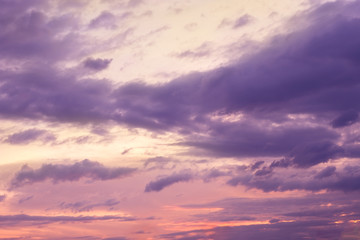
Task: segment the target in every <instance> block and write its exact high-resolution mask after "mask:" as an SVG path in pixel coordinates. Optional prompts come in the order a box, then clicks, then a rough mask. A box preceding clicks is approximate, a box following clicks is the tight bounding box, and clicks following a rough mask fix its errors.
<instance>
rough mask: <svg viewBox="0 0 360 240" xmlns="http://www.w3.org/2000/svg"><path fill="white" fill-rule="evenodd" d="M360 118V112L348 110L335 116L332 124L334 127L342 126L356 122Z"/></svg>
mask: <svg viewBox="0 0 360 240" xmlns="http://www.w3.org/2000/svg"><path fill="white" fill-rule="evenodd" d="M358 119H359V114H358V113H357V112H355V111H348V112H345V113H342V114H341V115H340V116H338V117H337V118H335V119H334V120H333V121H332V123H331V125H332V127H333V128H341V127H346V126H350V125H352V124H354V123H356V122H357V121H358Z"/></svg>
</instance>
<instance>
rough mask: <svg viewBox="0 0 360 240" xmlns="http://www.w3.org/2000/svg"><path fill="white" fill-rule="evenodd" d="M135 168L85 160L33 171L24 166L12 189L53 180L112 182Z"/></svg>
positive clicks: (55, 181)
mask: <svg viewBox="0 0 360 240" xmlns="http://www.w3.org/2000/svg"><path fill="white" fill-rule="evenodd" d="M134 171H135V169H134V168H122V167H113V168H111V167H105V166H104V165H102V164H101V163H98V162H94V161H90V160H87V159H85V160H83V161H80V162H76V163H74V164H72V165H64V164H43V165H42V166H41V167H40V168H39V169H35V170H34V169H32V168H30V167H29V166H27V165H24V166H23V167H22V168H21V170H20V171H19V172H17V173H16V174H15V176H14V178H13V179H12V180H11V184H10V186H11V188H12V189H13V188H18V187H22V186H25V185H30V184H33V183H37V182H43V181H46V180H49V179H51V180H52V181H53V182H54V183H58V182H65V181H78V180H80V179H81V178H90V179H92V180H100V181H105V180H111V179H117V178H121V177H124V176H127V175H129V174H131V173H132V172H134Z"/></svg>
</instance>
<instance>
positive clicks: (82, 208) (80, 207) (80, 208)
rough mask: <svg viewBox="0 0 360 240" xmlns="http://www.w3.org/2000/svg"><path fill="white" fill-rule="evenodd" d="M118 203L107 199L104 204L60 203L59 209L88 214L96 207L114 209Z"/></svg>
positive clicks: (86, 202) (83, 202) (84, 202)
mask: <svg viewBox="0 0 360 240" xmlns="http://www.w3.org/2000/svg"><path fill="white" fill-rule="evenodd" d="M119 203H120V201H117V200H115V199H108V200H106V201H105V202H99V203H90V202H88V201H81V202H75V203H66V202H62V203H60V205H59V207H60V208H61V209H70V210H71V211H73V212H76V213H77V212H89V211H91V210H92V209H94V208H97V207H108V208H111V207H114V206H116V205H118V204H119Z"/></svg>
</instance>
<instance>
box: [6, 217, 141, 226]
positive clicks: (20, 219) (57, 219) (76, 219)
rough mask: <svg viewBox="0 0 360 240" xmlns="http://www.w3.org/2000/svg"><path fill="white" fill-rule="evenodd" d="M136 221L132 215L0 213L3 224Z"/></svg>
mask: <svg viewBox="0 0 360 240" xmlns="http://www.w3.org/2000/svg"><path fill="white" fill-rule="evenodd" d="M106 220H118V221H134V220H135V218H132V217H121V216H32V215H26V214H18V215H0V225H1V226H4V227H5V226H17V225H22V224H27V223H28V224H39V225H41V224H51V223H56V222H90V221H106Z"/></svg>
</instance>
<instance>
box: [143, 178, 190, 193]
mask: <svg viewBox="0 0 360 240" xmlns="http://www.w3.org/2000/svg"><path fill="white" fill-rule="evenodd" d="M192 178H193V176H192V174H191V173H175V174H173V175H169V176H165V177H161V178H159V179H157V180H155V181H151V182H149V183H148V184H147V185H146V187H145V192H153V191H156V192H159V191H161V190H163V189H164V188H166V187H168V186H170V185H173V184H175V183H178V182H188V181H190V180H191V179H192Z"/></svg>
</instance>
